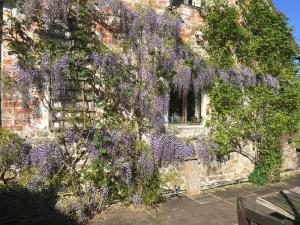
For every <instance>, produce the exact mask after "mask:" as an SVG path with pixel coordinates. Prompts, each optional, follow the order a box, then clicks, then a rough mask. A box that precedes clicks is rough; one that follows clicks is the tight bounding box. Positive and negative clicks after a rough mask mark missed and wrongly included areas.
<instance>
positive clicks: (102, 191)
mask: <svg viewBox="0 0 300 225" xmlns="http://www.w3.org/2000/svg"><path fill="white" fill-rule="evenodd" d="M100 191H101V194H102V196H103V198H104V199H106V198H107V197H108V194H109V188H108V187H102V188H101V189H100Z"/></svg>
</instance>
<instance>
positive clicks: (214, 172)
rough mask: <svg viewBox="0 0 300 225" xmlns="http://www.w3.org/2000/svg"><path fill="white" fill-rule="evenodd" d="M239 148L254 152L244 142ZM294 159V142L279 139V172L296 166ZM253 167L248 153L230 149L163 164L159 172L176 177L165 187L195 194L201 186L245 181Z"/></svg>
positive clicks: (295, 158)
mask: <svg viewBox="0 0 300 225" xmlns="http://www.w3.org/2000/svg"><path fill="white" fill-rule="evenodd" d="M243 152H245V153H247V155H248V156H250V157H251V159H253V158H254V157H255V154H256V152H255V149H254V148H253V146H252V145H251V144H249V145H247V146H245V147H244V149H243ZM298 160H299V159H298V157H297V151H296V148H295V146H294V145H293V144H289V143H288V142H287V141H286V140H283V165H282V172H286V171H293V170H296V169H297V168H298V165H297V162H298ZM253 170H254V163H253V162H252V161H251V160H250V159H249V157H246V156H244V155H242V154H240V153H236V152H233V153H230V154H229V155H227V156H225V157H221V158H220V157H217V156H216V155H213V156H211V158H210V159H208V160H201V159H198V158H197V157H195V158H191V159H189V160H186V161H184V162H182V163H179V164H176V165H171V166H168V167H166V168H163V169H162V170H161V172H163V173H165V174H171V175H170V176H171V177H172V176H175V175H176V179H174V180H172V181H169V182H168V183H167V185H166V188H170V189H174V187H180V189H181V190H183V191H184V192H185V193H186V194H187V195H189V196H195V195H199V194H201V192H202V191H203V190H205V189H210V188H215V187H219V186H224V185H229V184H235V183H240V182H246V181H248V177H249V175H250V174H251V172H252V171H253Z"/></svg>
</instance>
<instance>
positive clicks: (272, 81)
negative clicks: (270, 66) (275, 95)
mask: <svg viewBox="0 0 300 225" xmlns="http://www.w3.org/2000/svg"><path fill="white" fill-rule="evenodd" d="M263 81H264V82H265V83H266V84H267V85H268V86H269V87H271V88H272V89H273V91H278V90H279V88H280V84H279V81H278V79H277V78H276V77H274V76H272V75H271V74H267V75H265V76H264V78H263Z"/></svg>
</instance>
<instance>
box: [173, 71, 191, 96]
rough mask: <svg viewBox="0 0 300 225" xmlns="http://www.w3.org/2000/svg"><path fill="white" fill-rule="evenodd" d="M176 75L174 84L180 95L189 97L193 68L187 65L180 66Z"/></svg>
mask: <svg viewBox="0 0 300 225" xmlns="http://www.w3.org/2000/svg"><path fill="white" fill-rule="evenodd" d="M176 72H177V73H176V75H174V76H173V84H174V87H175V89H176V90H177V91H178V93H179V95H181V93H182V94H183V95H184V96H187V94H188V92H189V90H190V83H191V68H190V67H189V66H185V65H179V66H177V67H176Z"/></svg>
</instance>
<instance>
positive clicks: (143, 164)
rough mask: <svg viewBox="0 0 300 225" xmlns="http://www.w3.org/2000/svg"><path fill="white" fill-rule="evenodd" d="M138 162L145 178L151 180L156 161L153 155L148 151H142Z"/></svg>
mask: <svg viewBox="0 0 300 225" xmlns="http://www.w3.org/2000/svg"><path fill="white" fill-rule="evenodd" d="M138 162H139V165H140V168H141V175H142V176H143V178H144V179H149V180H150V179H151V178H152V177H153V175H154V172H155V161H154V159H153V157H152V156H151V154H150V153H148V152H142V154H141V156H140V158H139V161H138Z"/></svg>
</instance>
